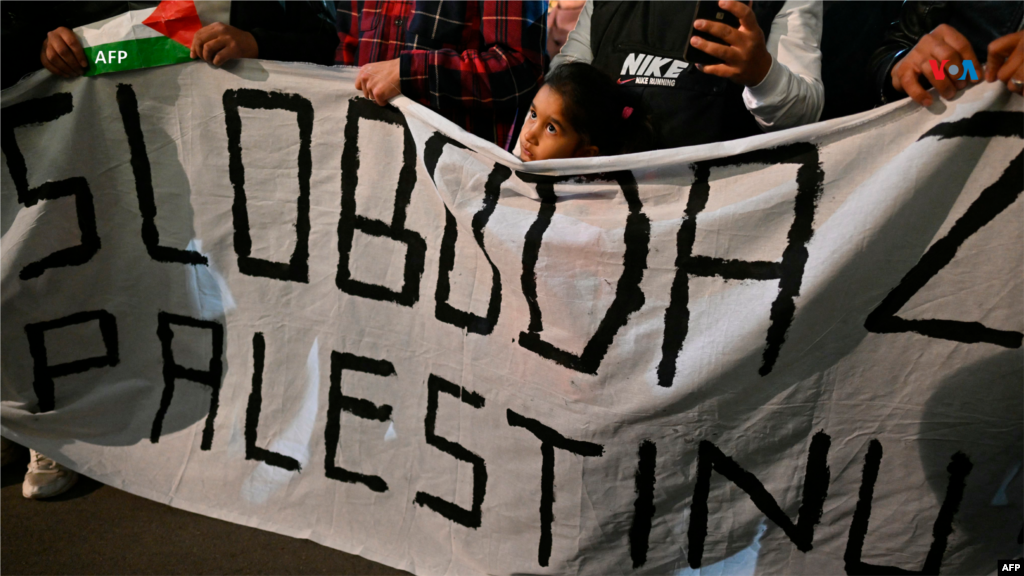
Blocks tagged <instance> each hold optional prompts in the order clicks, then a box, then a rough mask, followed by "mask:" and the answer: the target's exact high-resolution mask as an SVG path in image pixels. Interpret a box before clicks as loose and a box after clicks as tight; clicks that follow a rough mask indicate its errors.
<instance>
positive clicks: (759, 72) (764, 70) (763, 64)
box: [744, 49, 772, 88]
mask: <svg viewBox="0 0 1024 576" xmlns="http://www.w3.org/2000/svg"><path fill="white" fill-rule="evenodd" d="M771 69H772V55H771V54H769V53H768V50H764V49H762V50H761V51H760V53H758V54H757V56H756V57H755V58H754V60H753V67H752V69H751V70H752V72H751V74H750V76H749V78H748V81H747V82H744V85H746V86H747V87H748V88H754V87H756V86H759V85H760V84H761V83H762V82H764V79H765V78H767V77H768V72H770V71H771Z"/></svg>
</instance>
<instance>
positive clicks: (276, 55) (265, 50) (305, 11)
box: [231, 0, 338, 66]
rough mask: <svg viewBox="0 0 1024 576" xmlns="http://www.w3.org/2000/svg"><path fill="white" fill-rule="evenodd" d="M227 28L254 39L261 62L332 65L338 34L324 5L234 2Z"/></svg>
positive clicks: (310, 0) (306, 0) (312, 2)
mask: <svg viewBox="0 0 1024 576" xmlns="http://www.w3.org/2000/svg"><path fill="white" fill-rule="evenodd" d="M231 25H232V26H234V27H236V28H241V29H242V30H245V31H246V32H249V33H250V34H252V35H253V37H255V38H256V45H257V46H259V57H260V58H262V59H264V60H283V61H289V62H312V63H314V64H322V65H325V66H330V65H332V64H334V51H335V48H337V46H338V32H337V30H336V29H335V24H334V14H333V13H332V10H331V7H330V6H328V4H327V3H326V2H323V1H316V0H301V1H289V2H281V1H276V2H275V1H271V2H265V1H264V2H251V1H250V2H244V1H243V2H237V1H236V2H232V3H231Z"/></svg>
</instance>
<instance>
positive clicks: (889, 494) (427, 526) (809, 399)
mask: <svg viewBox="0 0 1024 576" xmlns="http://www.w3.org/2000/svg"><path fill="white" fill-rule="evenodd" d="M354 79H355V75H354V70H352V69H330V68H322V67H316V66H304V65H294V64H282V63H273V62H262V61H245V62H242V63H239V64H237V65H235V66H233V67H228V68H227V69H224V70H220V69H216V68H213V67H210V66H208V65H206V64H204V63H192V64H185V65H178V66H168V67H163V68H154V69H149V70H140V71H133V72H125V73H120V74H111V75H106V76H102V77H96V78H83V79H77V80H73V81H67V80H62V79H57V78H54V77H51V76H49V75H48V74H45V73H40V74H37V75H35V76H32V77H30V78H28V79H26V80H24V81H23V82H21V83H20V84H18V85H17V86H15V87H13V88H11V89H9V90H7V91H5V92H4V93H3V96H2V122H0V133H2V142H0V144H2V151H3V168H2V170H0V178H2V182H0V184H2V188H0V198H2V205H0V224H2V230H0V232H2V260H0V284H2V287H0V288H2V292H0V327H2V335H3V337H2V362H0V375H2V379H0V384H2V431H3V434H4V436H5V437H8V438H11V439H13V440H15V441H17V442H20V443H23V444H25V445H28V446H31V447H32V448H35V449H37V450H40V451H42V452H43V453H45V454H47V455H50V456H52V457H54V458H55V459H56V460H58V461H59V462H61V463H64V464H66V465H68V466H70V467H71V468H73V469H75V470H78V471H80V472H82V473H84V474H86V475H88V476H91V477H93V478H96V479H98V480H100V481H101V482H104V483H107V484H110V485H112V486H115V487H118V488H121V489H124V490H127V491H129V492H132V493H135V494H139V495H142V496H145V497H148V498H152V499H154V500H158V501H161V502H166V503H168V504H170V505H172V506H176V507H179V508H183V509H186V510H192V511H196V512H199V513H202V514H207V515H210V516H213V517H217V518H223V519H226V520H229V521H233V522H237V523H241V524H246V525H250V526H255V527H259V528H262V529H266V530H272V531H275V532H279V533H282V534H287V535H292V536H296V537H303V538H309V539H311V540H314V541H317V542H320V543H323V544H325V545H328V546H332V547H335V548H338V549H341V550H345V551H348V552H352V553H356V554H360V555H363V556H365V557H367V558H370V559H372V560H375V561H379V562H383V563H386V564H389V565H392V566H396V567H399V568H402V569H405V570H409V571H412V572H415V573H420V574H440V573H444V574H449V573H450V574H476V573H494V574H513V573H516V574H523V573H540V574H563V573H572V574H612V573H615V574H633V573H635V574H647V573H651V574H663V573H668V572H671V573H678V574H696V573H697V571H698V570H701V571H711V572H715V573H729V574H753V573H766V574H768V573H770V574H777V573H787V574H826V573H847V574H880V573H891V572H894V571H896V570H903V571H906V573H922V574H937V573H948V574H966V573H989V572H991V571H992V566H993V562H995V561H996V559H998V558H1015V557H1019V556H1020V555H1021V551H1022V542H1021V541H1022V535H1024V534H1022V521H1021V518H1022V516H1024V493H1022V492H1024V476H1022V472H1021V458H1022V457H1021V454H1022V452H1024V388H1022V386H1021V381H1022V378H1024V356H1022V347H1021V344H1022V338H1024V334H1022V333H1024V203H1022V202H1021V200H1020V196H1021V193H1022V191H1024V105H1022V100H1021V99H1020V98H1019V97H1016V96H1012V95H1011V94H1009V93H1008V92H1007V91H1006V90H1005V88H1004V87H1002V86H1000V85H979V86H977V87H974V88H971V89H969V90H968V91H967V92H966V93H964V94H963V95H961V96H960V97H958V98H957V99H955V100H953V101H949V102H944V103H938V104H936V105H935V106H934V107H933V108H932V109H922V108H920V107H919V106H917V105H916V104H913V103H912V102H909V101H907V102H903V103H897V104H893V105H890V106H887V107H885V108H881V109H878V110H874V111H871V112H868V113H865V114H863V115H859V116H856V117H851V118H845V119H838V120H833V121H830V122H827V123H821V124H815V125H812V126H807V127H803V128H798V129H794V130H788V131H784V132H779V133H773V134H766V135H763V136H758V137H755V138H750V139H746V140H740V141H735V142H728V143H721V144H714V145H708V146H701V147H693V148H687V149H677V150H667V151H659V152H652V153H647V154H641V155H631V156H621V157H612V158H595V159H579V160H560V161H548V162H539V163H530V164H523V163H521V162H519V161H518V160H517V159H516V158H515V157H513V156H512V155H510V154H508V153H506V152H504V151H502V150H500V149H498V148H497V147H495V146H493V145H491V144H489V143H486V142H483V141H482V140H480V139H478V138H476V137H474V136H471V135H468V134H467V133H465V132H463V131H461V130H459V129H458V128H457V127H455V126H454V125H453V124H451V123H449V122H448V121H446V120H444V119H443V118H441V117H439V116H438V115H436V114H435V113H433V112H431V111H430V110H427V109H425V108H423V107H421V106H418V105H416V104H414V103H412V102H411V101H409V100H406V99H403V98H399V99H397V100H396V101H394V102H393V105H391V106H388V107H379V106H377V105H376V104H374V103H373V102H371V101H368V100H366V99H364V98H362V96H361V94H360V93H358V92H357V91H355V90H354V89H353V83H354ZM709 573H710V572H709Z"/></svg>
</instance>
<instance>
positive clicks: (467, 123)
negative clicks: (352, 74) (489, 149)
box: [335, 0, 547, 147]
mask: <svg viewBox="0 0 1024 576" xmlns="http://www.w3.org/2000/svg"><path fill="white" fill-rule="evenodd" d="M335 5H336V7H337V25H338V37H339V38H340V39H341V42H340V43H339V44H338V51H337V54H336V56H335V63H336V64H345V65H349V66H362V65H364V64H369V63H371V62H381V61H384V60H393V59H395V58H400V59H401V78H402V86H401V88H402V94H404V95H405V96H407V97H409V98H412V99H413V100H416V101H417V102H419V103H421V104H423V105H425V106H429V107H431V108H433V109H434V110H436V111H438V112H439V113H441V115H443V116H444V117H445V118H448V119H449V120H451V121H453V122H455V123H456V124H458V125H460V126H462V127H463V128H465V129H466V130H467V131H468V132H471V133H473V134H476V135H477V136H480V137H481V138H484V139H486V140H490V141H492V142H494V143H496V144H497V145H499V146H502V147H507V145H508V141H509V140H510V136H511V134H512V132H513V130H514V127H515V124H516V123H517V122H518V123H519V124H522V118H519V119H518V120H517V113H519V112H518V111H519V110H520V109H523V110H525V109H527V108H528V107H529V105H530V100H531V99H532V98H533V94H534V93H535V92H536V90H537V88H538V87H539V86H540V84H541V82H542V80H543V76H544V49H545V46H544V42H545V36H546V30H545V28H546V26H547V22H546V18H545V12H546V10H547V2H546V1H539V0H529V1H523V2H520V1H515V2H495V1H475V2H440V1H430V2H425V1H415V2H414V1H401V0H388V1H383V2H382V1H373V0H340V1H336V2H335ZM523 113H525V112H522V113H519V114H523Z"/></svg>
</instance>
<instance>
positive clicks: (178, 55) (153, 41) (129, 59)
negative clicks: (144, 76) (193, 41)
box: [83, 36, 192, 76]
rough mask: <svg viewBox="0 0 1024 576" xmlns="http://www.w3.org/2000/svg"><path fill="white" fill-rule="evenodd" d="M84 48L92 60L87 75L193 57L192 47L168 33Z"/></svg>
mask: <svg viewBox="0 0 1024 576" xmlns="http://www.w3.org/2000/svg"><path fill="white" fill-rule="evenodd" d="M83 51H84V52H85V58H86V60H88V61H89V69H88V70H86V71H85V75H86V76H95V75H97V74H106V73H108V72H121V71H123V70H137V69H139V68H152V67H154V66H164V65H167V64H177V63H179V62H189V61H190V60H192V59H191V58H189V49H188V48H185V47H184V46H182V45H181V44H179V43H177V42H175V41H174V40H171V39H170V38H167V37H166V36H160V37H159V38H139V39H133V40H124V41H122V42H111V43H109V44H100V45H99V46H90V47H88V48H84V49H83ZM100 53H102V55H103V56H102V60H100V61H99V62H97V59H99V58H100ZM111 53H113V58H110V55H111ZM122 53H123V54H122Z"/></svg>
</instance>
